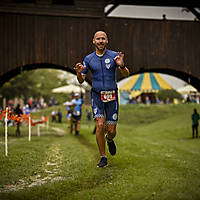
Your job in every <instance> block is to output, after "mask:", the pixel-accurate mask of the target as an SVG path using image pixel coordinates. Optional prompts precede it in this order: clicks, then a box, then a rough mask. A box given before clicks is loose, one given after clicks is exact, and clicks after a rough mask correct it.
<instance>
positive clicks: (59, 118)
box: [57, 109, 62, 123]
mask: <svg viewBox="0 0 200 200" xmlns="http://www.w3.org/2000/svg"><path fill="white" fill-rule="evenodd" d="M57 116H58V122H59V123H62V112H61V111H60V109H58V112H57Z"/></svg>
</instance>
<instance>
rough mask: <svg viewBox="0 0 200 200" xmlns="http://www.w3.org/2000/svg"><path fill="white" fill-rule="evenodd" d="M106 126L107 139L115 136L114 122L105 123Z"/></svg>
mask: <svg viewBox="0 0 200 200" xmlns="http://www.w3.org/2000/svg"><path fill="white" fill-rule="evenodd" d="M106 128H107V132H108V139H110V140H111V139H113V138H114V137H115V136H116V124H107V125H106Z"/></svg>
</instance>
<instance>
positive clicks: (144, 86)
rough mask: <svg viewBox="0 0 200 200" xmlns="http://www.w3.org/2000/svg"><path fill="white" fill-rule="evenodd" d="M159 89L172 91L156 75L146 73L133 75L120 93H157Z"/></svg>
mask: <svg viewBox="0 0 200 200" xmlns="http://www.w3.org/2000/svg"><path fill="white" fill-rule="evenodd" d="M161 89H173V87H172V86H170V85H169V84H168V83H167V81H165V80H164V79H163V78H162V77H161V76H160V75H159V74H158V73H153V72H146V73H142V74H136V75H133V76H132V77H131V78H130V79H129V80H128V81H127V82H126V83H125V84H124V85H122V86H121V87H120V89H119V90H120V91H130V92H132V91H133V92H135V91H139V92H141V93H150V92H158V91H159V90H161Z"/></svg>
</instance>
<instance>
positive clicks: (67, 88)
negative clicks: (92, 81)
mask: <svg viewBox="0 0 200 200" xmlns="http://www.w3.org/2000/svg"><path fill="white" fill-rule="evenodd" d="M52 92H53V93H72V92H82V93H85V89H84V88H82V87H79V86H76V85H66V86H62V87H59V88H54V89H53V90H52Z"/></svg>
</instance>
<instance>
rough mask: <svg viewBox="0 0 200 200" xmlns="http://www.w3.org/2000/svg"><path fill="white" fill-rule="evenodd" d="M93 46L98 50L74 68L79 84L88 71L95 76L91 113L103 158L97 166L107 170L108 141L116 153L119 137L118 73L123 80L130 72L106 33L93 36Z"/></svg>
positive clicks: (113, 153) (121, 54)
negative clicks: (112, 46)
mask: <svg viewBox="0 0 200 200" xmlns="http://www.w3.org/2000/svg"><path fill="white" fill-rule="evenodd" d="M93 44H94V46H95V51H94V52H93V53H91V54H89V55H88V56H86V57H85V59H84V61H83V64H81V63H77V64H76V65H75V67H74V69H75V70H76V73H77V79H78V81H79V83H83V82H84V80H85V77H86V74H87V72H88V71H89V70H90V71H91V73H92V80H93V81H92V89H91V98H92V110H93V117H94V118H95V120H96V141H97V144H98V148H99V152H100V157H101V158H100V162H99V163H98V165H97V167H105V166H107V164H108V161H107V156H106V153H105V141H107V144H108V150H109V152H110V154H111V155H115V154H116V145H115V143H114V140H113V139H114V137H115V135H116V125H117V120H118V107H119V104H118V89H117V82H116V70H118V69H119V70H120V72H121V73H122V75H123V76H124V77H128V76H129V70H128V68H127V67H126V66H125V64H124V54H123V53H122V52H115V51H112V50H109V49H107V44H108V37H107V34H106V33H105V32H103V31H97V32H96V33H95V34H94V37H93ZM105 125H106V126H105ZM105 130H106V131H107V135H106V137H105Z"/></svg>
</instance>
